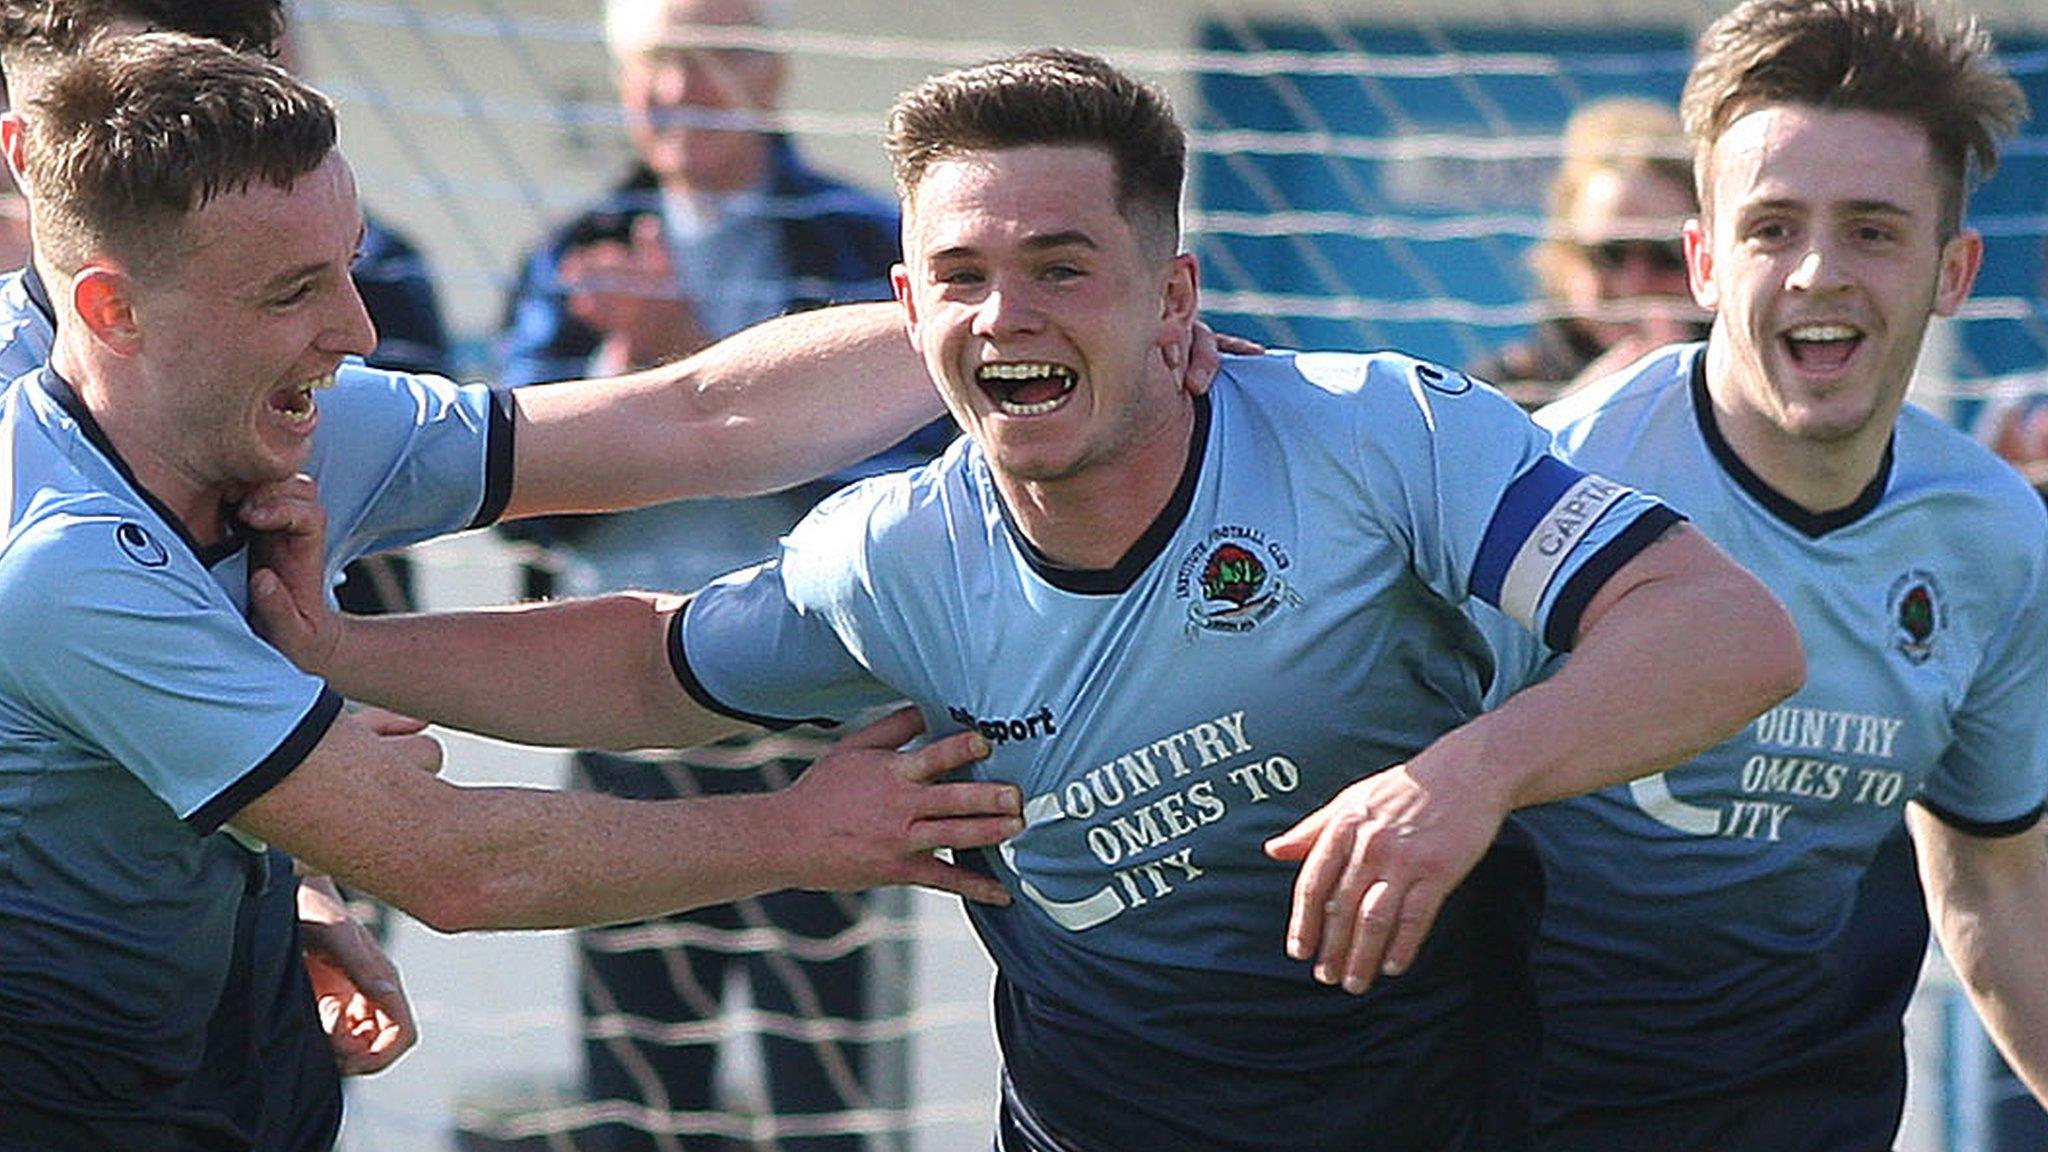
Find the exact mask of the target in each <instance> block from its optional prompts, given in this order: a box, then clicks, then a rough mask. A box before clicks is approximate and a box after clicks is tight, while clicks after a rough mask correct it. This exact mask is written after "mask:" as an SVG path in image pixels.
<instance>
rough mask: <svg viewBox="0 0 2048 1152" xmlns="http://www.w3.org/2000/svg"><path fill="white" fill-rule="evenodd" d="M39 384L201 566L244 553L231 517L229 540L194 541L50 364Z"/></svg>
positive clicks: (238, 527)
mask: <svg viewBox="0 0 2048 1152" xmlns="http://www.w3.org/2000/svg"><path fill="white" fill-rule="evenodd" d="M29 275H31V276H33V275H35V271H34V269H33V268H31V269H30V271H29ZM35 380H36V382H37V383H38V384H40V385H41V386H42V389H43V391H44V392H46V393H48V394H49V396H50V399H52V400H54V401H56V402H57V406H58V407H60V408H62V409H64V411H65V413H66V414H67V415H69V416H70V417H71V418H72V419H73V420H76V421H77V422H78V430H79V431H80V432H81V433H83V434H84V435H85V438H86V440H87V441H88V442H90V443H91V444H92V446H93V447H95V448H97V449H99V452H100V455H102V456H105V457H106V458H107V463H109V464H112V465H113V466H114V471H116V472H118V473H120V474H121V479H123V480H126V481H127V482H128V487H129V488H131V489H133V490H134V491H135V494H136V495H137V496H140V497H141V498H142V500H143V502H144V503H146V504H148V505H149V506H150V508H151V509H153V510H154V511H155V512H156V514H157V515H158V516H160V517H162V518H163V521H164V523H166V524H168V525H170V526H171V530H172V531H174V532H176V533H177V534H178V539H180V540H183V541H184V542H185V546H186V547H187V548H189V549H191V550H192V554H193V555H194V556H197V557H198V558H199V562H200V563H201V564H204V565H206V566H207V567H208V568H211V567H213V566H214V565H215V564H218V563H220V562H221V561H222V560H225V559H227V558H228V557H230V556H233V555H234V554H235V553H237V552H239V551H241V550H242V548H243V546H244V545H246V544H247V543H248V540H247V538H246V537H244V536H243V535H242V528H241V522H240V521H238V520H236V519H235V517H234V516H233V515H227V516H224V517H222V522H223V523H224V524H226V525H227V536H226V537H225V538H224V539H222V540H221V542H220V543H218V544H214V545H210V546H206V545H201V544H200V543H199V541H198V540H197V539H196V538H194V537H193V535H192V531H191V529H190V528H187V527H186V526H185V522H184V521H183V520H181V519H179V518H178V516H177V514H176V513H174V512H172V511H171V510H170V507H169V506H168V505H166V504H165V503H164V502H163V501H161V500H159V499H157V497H156V493H154V492H151V491H150V490H149V489H147V488H144V487H143V486H142V483H141V482H140V481H138V480H137V479H136V478H135V472H134V470H133V469H131V468H129V467H128V461H126V460H124V459H122V458H121V453H120V452H119V451H117V450H116V449H115V448H114V442H113V441H112V440H110V439H108V438H107V431H106V429H104V428H102V427H100V422H99V421H98V420H95V419H93V415H92V412H91V411H90V410H88V409H87V408H86V406H85V402H84V401H83V400H80V399H79V398H78V393H77V391H76V390H74V389H73V388H72V387H71V382H70V381H68V380H66V379H64V377H62V376H59V375H58V374H57V370H56V369H55V368H53V367H51V366H49V365H48V364H45V365H43V366H42V367H41V368H40V369H38V370H37V371H36V375H35Z"/></svg>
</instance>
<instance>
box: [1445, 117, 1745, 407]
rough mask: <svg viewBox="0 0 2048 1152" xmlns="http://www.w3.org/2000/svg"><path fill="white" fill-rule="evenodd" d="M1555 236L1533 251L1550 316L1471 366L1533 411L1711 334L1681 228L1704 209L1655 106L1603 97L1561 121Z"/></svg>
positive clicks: (1670, 120)
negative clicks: (1580, 384)
mask: <svg viewBox="0 0 2048 1152" xmlns="http://www.w3.org/2000/svg"><path fill="white" fill-rule="evenodd" d="M1562 156H1563V158H1562V160H1561V162H1560V163H1559V166H1558V170H1557V175H1556V177H1555V178H1554V179H1553V180H1552V181H1551V185H1550V198H1549V215H1550V227H1549V236H1548V237H1547V238H1546V239H1544V240H1543V241H1542V242H1541V243H1539V244H1537V245H1536V246H1535V247H1534V248H1533V249H1531V250H1530V255H1529V265H1530V269H1531V270H1532V271H1533V272H1534V273H1535V275H1536V282H1537V286H1538V287H1539V289H1540V290H1541V293H1542V298H1543V300H1544V302H1545V303H1546V304H1547V305H1548V306H1549V308H1550V309H1551V313H1552V314H1551V315H1550V317H1549V318H1547V319H1545V320H1543V321H1541V322H1539V323H1538V324H1537V325H1536V328H1535V331H1534V332H1533V333H1532V334H1531V335H1530V337H1529V339H1527V340H1526V341H1523V342H1522V343H1518V344H1514V345H1510V346H1509V347H1507V348H1503V349H1501V350H1500V351H1498V352H1496V353H1494V354H1493V355H1491V356H1489V357H1487V358H1485V359H1484V360H1482V361H1481V362H1479V363H1478V364H1475V365H1473V366H1472V369H1471V371H1472V374H1473V375H1475V376H1478V377H1480V378H1481V379H1483V380H1487V381H1489V382H1491V383H1494V384H1497V385H1499V386H1500V388H1501V389H1502V390H1503V391H1505V392H1507V393H1508V394H1509V395H1510V396H1513V397H1514V398H1515V399H1516V400H1517V401H1519V402H1521V403H1522V404H1523V405H1524V406H1525V407H1530V408H1534V407H1537V406H1539V405H1541V404H1544V403H1547V402H1549V401H1550V400H1553V399H1555V398H1556V397H1557V396H1558V395H1559V394H1561V393H1562V392H1563V391H1564V390H1566V389H1567V388H1569V387H1571V385H1572V384H1574V383H1576V382H1577V381H1579V380H1582V379H1592V378H1593V377H1596V376H1600V375H1603V374H1605V373H1607V372H1609V371H1612V370H1614V369H1617V368H1620V367H1621V366H1623V365H1625V364H1627V363H1629V362H1630V361H1632V360H1635V359H1636V358H1637V357H1639V356H1641V355H1642V354H1643V353H1645V352H1648V351H1649V350H1650V349H1652V348H1657V347H1661V346H1662V345H1665V344H1670V343H1674V342H1678V341H1684V340H1695V339H1701V338H1704V337H1705V335H1706V324H1705V321H1704V317H1703V314H1702V313H1701V312H1700V311H1699V310H1698V309H1697V308H1696V307H1695V306H1694V305H1693V303H1692V295H1691V289H1690V286H1689V285H1688V283H1687V280H1686V272H1685V253H1684V249H1683V248H1682V246H1681V245H1680V242H1679V231H1680V229H1681V227H1682V226H1683V225H1684V223H1685V221H1686V218H1687V217H1689V216H1691V215H1693V214H1694V213H1695V212H1696V211H1698V206H1699V202H1698V199H1697V197H1696V195H1695V193H1694V190H1693V183H1692V159H1691V156H1690V155H1689V153H1688V152H1687V151H1686V145H1685V135H1684V133H1683V132H1682V131H1681V130H1680V128H1679V124H1678V115H1677V113H1676V112H1674V111H1672V110H1671V109H1670V108H1668V107H1666V106H1664V105H1663V104H1659V103H1657V102H1655V101H1652V100H1645V99H1640V98H1637V97H1614V98H1610V99H1606V100H1596V101H1593V102H1592V103H1589V104H1587V105H1585V106H1584V107H1582V108H1580V109H1579V110H1578V111H1577V112H1575V113H1573V115H1572V117H1571V119H1570V120H1569V121H1567V122H1566V123H1565V127H1564V137H1563V145H1562Z"/></svg>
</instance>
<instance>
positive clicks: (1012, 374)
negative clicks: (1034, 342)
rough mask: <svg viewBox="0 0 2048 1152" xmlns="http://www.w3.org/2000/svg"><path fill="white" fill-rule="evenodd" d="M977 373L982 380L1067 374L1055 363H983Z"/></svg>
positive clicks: (1028, 378) (1033, 378)
mask: <svg viewBox="0 0 2048 1152" xmlns="http://www.w3.org/2000/svg"><path fill="white" fill-rule="evenodd" d="M979 373H980V376H981V378H982V379H983V380H1043V379H1045V378H1047V377H1049V376H1065V375H1067V374H1068V373H1067V370H1066V369H1065V368H1062V367H1060V366H1059V365H1057V364H984V365H982V366H981V368H980V369H979Z"/></svg>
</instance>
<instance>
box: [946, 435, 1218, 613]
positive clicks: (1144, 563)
mask: <svg viewBox="0 0 2048 1152" xmlns="http://www.w3.org/2000/svg"><path fill="white" fill-rule="evenodd" d="M1208 446H1209V397H1208V396H1206V395H1203V396H1197V397H1195V428H1194V432H1193V434H1192V435H1190V436H1189V437H1188V459H1187V463H1186V464H1185V465H1184V466H1183V467H1182V468H1181V474H1180V483H1179V484H1177V485H1175V486H1174V489H1173V496H1172V498H1170V499H1169V500H1167V502H1166V507H1164V508H1162V509H1160V511H1159V515H1158V516H1156V517H1154V518H1153V520H1152V523H1151V525H1150V526H1148V527H1147V528H1146V529H1145V533H1144V535H1142V536H1139V537H1138V540H1137V542H1136V543H1135V544H1132V545H1131V548H1130V551H1128V552H1126V553H1124V555H1123V558H1122V559H1120V560H1118V561H1117V562H1116V563H1115V564H1113V565H1111V566H1110V567H1108V568H1071V567H1068V566H1067V565H1065V564H1061V563H1059V562H1058V561H1056V560H1053V559H1052V558H1051V557H1048V556H1047V555H1046V554H1045V553H1043V552H1040V551H1039V550H1038V548H1037V546H1035V545H1033V544H1032V543H1031V541H1030V540H1028V539H1026V538H1025V536H1024V531H1023V529H1021V528H1019V527H1017V521H1016V519H1015V518H1014V517H1013V516H1012V515H1011V514H1010V506H1009V504H1007V503H1005V502H1004V500H1003V498H1002V493H1001V490H1000V489H998V490H997V494H996V507H998V508H1000V509H1002V512H1003V525H1004V527H1006V528H1008V529H1009V530H1010V538H1011V539H1012V540H1015V541H1016V542H1017V548H1018V551H1020V552H1021V553H1023V556H1024V561H1025V563H1027V564H1029V565H1031V570H1032V571H1033V572H1036V573H1038V575H1039V578H1040V579H1043V580H1044V581H1045V582H1046V583H1048V584H1050V585H1052V586H1053V587H1055V588H1058V589H1060V590H1061V591H1063V592H1074V593H1078V594H1081V595H1097V596H1114V595H1117V594H1119V593H1122V592H1127V591H1129V590H1130V587H1131V585H1133V584H1135V583H1137V580H1138V577H1139V575H1140V574H1142V573H1143V572H1144V571H1145V569H1146V568H1147V567H1149V566H1150V565H1151V563H1152V561H1153V560H1154V559H1156V558H1157V557H1158V555H1159V553H1161V552H1162V551H1164V550H1165V549H1166V544H1167V541H1169V540H1172V539H1173V534H1174V533H1175V532H1178V531H1179V530H1180V524H1181V521H1182V520H1184V519H1186V518H1187V514H1188V508H1189V506H1190V505H1192V504H1193V503H1194V500H1195V484H1196V482H1197V481H1199V480H1200V479H1201V478H1202V456H1203V453H1204V452H1205V451H1206V450H1207V448H1208ZM984 467H986V460H985V459H984ZM990 481H991V483H993V481H994V477H993V476H991V477H990Z"/></svg>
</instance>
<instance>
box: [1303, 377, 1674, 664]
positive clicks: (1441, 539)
mask: <svg viewBox="0 0 2048 1152" xmlns="http://www.w3.org/2000/svg"><path fill="white" fill-rule="evenodd" d="M1303 359H1304V360H1309V359H1310V358H1308V357H1304V358H1303ZM1368 371H1369V372H1370V373H1372V374H1374V375H1376V376H1378V377H1379V379H1377V380H1373V381H1368V384H1367V398H1366V403H1365V404H1363V405H1362V406H1361V410H1362V414H1363V419H1362V420H1361V422H1360V433H1359V439H1360V444H1361V452H1360V455H1361V464H1360V468H1361V474H1362V476H1363V477H1364V480H1365V483H1366V487H1367V492H1368V493H1369V494H1370V496H1369V498H1371V499H1373V500H1374V502H1375V503H1376V504H1378V505H1379V511H1380V514H1381V515H1382V516H1384V517H1386V518H1388V519H1389V520H1390V521H1391V522H1392V524H1393V525H1394V527H1395V530H1397V531H1398V532H1400V533H1402V534H1404V535H1405V537H1406V538H1407V540H1408V541H1409V544H1410V547H1411V549H1412V553H1413V556H1414V561H1415V566H1416V571H1417V573H1418V574H1419V575H1420V576H1421V577H1422V579H1423V580H1425V581H1426V582H1427V583H1428V584H1429V585H1430V586H1431V587H1432V588H1433V589H1435V590H1436V592H1437V593H1438V594H1439V595H1441V596H1443V597H1444V598H1446V599H1448V600H1450V601H1452V602H1454V603H1463V602H1464V601H1466V600H1467V599H1477V600H1479V601H1482V602H1483V603H1485V604H1487V605H1489V606H1491V607H1492V608H1494V609H1496V610H1498V611H1499V612H1500V613H1501V614H1502V615H1503V616H1505V617H1506V618H1507V619H1508V620H1511V621H1513V622H1514V623H1516V624H1518V625H1520V626H1521V627H1522V628H1525V629H1528V630H1530V631H1531V632H1533V633H1535V634H1536V635H1538V636H1540V637H1541V638H1542V639H1543V641H1544V643H1546V644H1548V645H1549V646H1550V647H1552V648H1554V649H1557V650H1560V651H1563V650H1568V649H1569V648H1571V646H1572V643H1573V641H1574V639H1575V638H1576V636H1577V634H1578V627H1579V622H1580V618H1581V616H1582V615H1583V613H1584V611H1585V607H1586V605H1587V603H1588V602H1590V601H1591V599H1592V598H1593V595H1594V594H1595V593H1596V592H1598V591H1599V589H1600V587H1601V585H1603V584H1604V583H1605V582H1606V580H1607V578H1608V577H1609V576H1611V575H1612V574H1613V573H1614V572H1615V571H1616V570H1617V569H1619V568H1621V567H1622V566H1623V565H1624V564H1626V563H1627V562H1628V561H1629V560H1630V559H1631V558H1633V557H1634V556H1635V555H1636V554H1637V553H1639V552H1640V551H1642V549H1643V548H1645V547H1647V546H1648V545H1649V544H1650V543H1651V542H1653V541H1654V540H1656V539H1657V538H1658V537H1659V536H1661V535H1663V533H1664V532H1665V531H1667V530H1668V529H1669V528H1670V527H1671V525H1672V524H1674V523H1676V522H1677V521H1678V520H1679V516H1678V515H1677V514H1676V513H1675V512H1673V511H1671V510H1670V509H1669V508H1667V507H1666V506H1664V505H1663V504H1662V503H1660V502H1658V501H1657V500H1655V499H1653V498H1650V497H1648V496H1645V495H1643V494H1642V493H1639V492H1637V491H1635V490H1634V489H1631V488H1629V487H1628V486H1626V485H1624V484H1620V483H1617V482H1615V481H1612V480H1608V479H1606V478H1604V477H1601V476H1598V475H1595V474H1593V473H1589V472H1586V471H1583V470H1581V469H1579V468H1575V467H1573V466H1572V465H1570V464H1567V463H1565V462H1564V461H1563V460H1562V459H1560V458H1559V457H1557V456H1556V455H1554V454H1553V453H1552V452H1551V443H1550V434H1549V433H1548V432H1546V431H1545V430H1544V429H1542V428H1540V427H1538V426H1537V425H1536V424H1535V423H1534V422H1533V421H1531V420H1530V419H1529V417H1528V415H1527V414H1526V413H1525V412H1523V411H1522V410H1521V409H1520V408H1519V407H1517V406H1516V405H1515V404H1514V403H1513V402H1512V401H1510V400H1508V399H1507V398H1506V397H1504V396H1502V395H1501V394H1500V393H1498V392H1496V391H1494V390H1493V389H1492V388H1490V387H1488V386H1486V385H1483V384H1480V383H1477V382H1476V381H1473V380H1472V379H1471V378H1469V377H1467V376H1465V375H1464V374H1462V373H1459V372H1456V371H1453V370H1451V369H1448V368H1442V367H1438V366H1436V365H1432V364H1427V363H1424V362H1421V361H1416V360H1410V359H1408V358H1406V357H1399V356H1379V357H1373V358H1371V359H1370V361H1369V368H1368Z"/></svg>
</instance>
